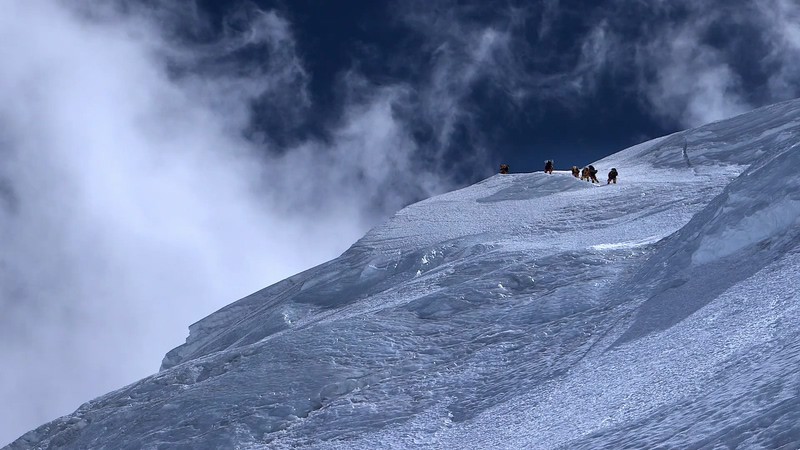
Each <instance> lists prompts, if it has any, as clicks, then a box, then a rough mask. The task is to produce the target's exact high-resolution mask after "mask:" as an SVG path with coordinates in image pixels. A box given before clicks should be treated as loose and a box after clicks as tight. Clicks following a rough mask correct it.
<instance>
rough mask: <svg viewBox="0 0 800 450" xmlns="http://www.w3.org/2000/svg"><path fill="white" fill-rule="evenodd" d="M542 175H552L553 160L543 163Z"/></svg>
mask: <svg viewBox="0 0 800 450" xmlns="http://www.w3.org/2000/svg"><path fill="white" fill-rule="evenodd" d="M544 173H549V174H552V173H553V160H552V159H548V160H547V161H545V162H544Z"/></svg>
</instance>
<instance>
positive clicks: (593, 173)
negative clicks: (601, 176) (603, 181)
mask: <svg viewBox="0 0 800 450" xmlns="http://www.w3.org/2000/svg"><path fill="white" fill-rule="evenodd" d="M589 176H590V177H591V179H592V183H597V184H600V180H598V179H597V169H595V168H594V166H589Z"/></svg>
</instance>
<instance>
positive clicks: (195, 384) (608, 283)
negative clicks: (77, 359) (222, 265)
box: [10, 101, 800, 449]
mask: <svg viewBox="0 0 800 450" xmlns="http://www.w3.org/2000/svg"><path fill="white" fill-rule="evenodd" d="M798 143H800V102H798V101H792V102H786V103H781V104H777V105H773V106H770V107H767V108H762V109H759V110H756V111H753V112H751V113H748V114H745V115H742V116H738V117H735V118H732V119H729V120H725V121H721V122H717V123H713V124H709V125H706V126H703V127H700V128H697V129H693V130H688V131H685V132H681V133H677V134H674V135H671V136H667V137H664V138H660V139H656V140H653V141H650V142H646V143H643V144H640V145H637V146H635V147H632V148H630V149H627V150H624V151H621V152H619V153H616V154H614V155H611V156H609V157H608V158H605V159H603V160H601V161H598V162H596V163H593V164H594V166H595V167H597V168H598V169H600V171H601V172H600V175H605V173H607V172H608V170H609V169H610V168H611V167H616V168H617V169H618V170H619V171H620V177H619V184H618V185H610V186H605V185H603V186H596V185H591V184H588V183H586V182H582V181H580V180H577V179H575V178H573V177H572V176H571V175H569V174H565V173H556V174H553V175H545V174H543V173H531V174H511V175H496V176H493V177H491V178H489V179H487V180H484V181H482V182H480V183H478V184H476V185H473V186H470V187H467V188H465V189H461V190H458V191H454V192H451V193H448V194H445V195H441V196H438V197H434V198H431V199H428V200H425V201H422V202H420V203H417V204H414V205H411V206H409V207H407V208H405V209H403V210H401V211H400V212H398V213H397V214H396V215H395V216H394V217H393V218H391V219H390V220H389V221H387V222H386V223H385V224H383V225H381V226H379V227H377V228H375V229H373V230H372V231H370V232H369V233H368V234H367V235H366V236H364V237H363V238H362V239H361V240H359V241H358V242H356V243H355V244H354V245H353V246H352V247H351V248H350V249H349V250H348V251H347V252H345V253H344V254H343V255H342V256H341V257H339V258H337V259H335V260H333V261H330V262H328V263H326V264H323V265H320V266H318V267H315V268H313V269H310V270H308V271H306V272H303V273H300V274H298V275H295V276H293V277H291V278H289V279H287V280H284V281H282V282H280V283H277V284H275V285H273V286H270V287H268V288H266V289H264V290H262V291H260V292H257V293H255V294H253V295H251V296H248V297H246V298H244V299H242V300H239V301H238V302H235V303H233V304H231V305H229V306H228V307H225V308H223V309H221V310H220V311H218V312H216V313H214V314H212V315H210V316H209V317H207V318H205V319H203V320H201V321H200V322H198V323H196V324H194V325H192V326H191V328H190V335H189V337H188V338H187V340H186V343H185V344H183V345H181V346H179V347H177V348H176V349H174V350H172V351H171V352H169V353H168V354H167V355H166V357H165V358H164V361H163V365H162V370H161V371H160V372H159V373H158V374H155V375H153V376H151V377H148V378H145V379H143V380H141V381H139V382H137V383H134V384H132V385H130V386H127V387H124V388H122V389H119V390H117V391H115V392H112V393H109V394H107V395H105V396H103V397H100V398H98V399H95V400H92V401H90V402H88V403H86V404H84V405H83V406H81V407H80V408H79V409H78V410H77V411H76V412H75V413H73V414H71V415H69V416H65V417H62V418H60V419H57V420H55V421H53V422H51V423H49V424H46V425H43V426H42V427H40V428H38V429H36V430H33V431H31V432H29V433H27V434H26V435H24V436H22V437H21V438H20V439H18V440H17V441H15V442H14V443H12V444H11V446H10V448H13V449H22V448H57V447H69V448H114V449H122V448H137V449H138V448H159V447H161V446H165V447H169V448H198V447H205V448H289V447H292V448H294V447H303V446H308V447H313V448H376V447H380V448H409V447H426V448H455V447H465V448H487V447H500V448H570V449H574V448H624V447H634V448H653V447H659V446H660V447H665V448H688V447H691V448H697V447H705V446H708V447H713V446H728V447H733V448H735V447H742V448H757V447H763V448H780V447H781V446H787V448H789V447H792V448H794V447H793V446H797V445H800V425H798V424H800V397H798V393H800V377H797V375H796V374H795V368H796V367H797V366H798V364H800V340H799V339H798V335H799V334H800V321H798V318H799V317H798V316H800V311H798V301H800V296H799V295H798V294H797V291H796V289H795V288H794V285H795V284H796V283H797V281H798V280H800V276H798V273H799V272H800V251H799V249H798V243H800V227H799V226H798V225H800V186H799V184H800V180H798V178H797V177H796V176H794V174H793V172H794V171H795V168H796V167H800V153H798V151H797V144H798ZM565 163H567V164H568V165H572V164H573V163H572V162H565ZM575 163H580V162H575ZM601 179H602V178H601Z"/></svg>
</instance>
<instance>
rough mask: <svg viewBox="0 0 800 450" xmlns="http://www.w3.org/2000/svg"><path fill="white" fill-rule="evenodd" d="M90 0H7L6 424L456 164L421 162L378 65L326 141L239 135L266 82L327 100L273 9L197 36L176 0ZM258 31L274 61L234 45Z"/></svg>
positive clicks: (297, 115) (2, 375)
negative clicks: (183, 31) (132, 0)
mask: <svg viewBox="0 0 800 450" xmlns="http://www.w3.org/2000/svg"><path fill="white" fill-rule="evenodd" d="M73 6H75V5H73ZM81 6H83V9H81V10H76V9H67V8H65V7H64V6H63V5H62V4H61V3H58V2H50V1H46V0H26V1H24V2H23V1H9V2H2V3H0V59H1V60H2V65H0V155H2V165H0V199H2V201H0V232H1V234H0V235H1V236H2V238H0V239H2V242H1V243H0V244H1V245H2V248H3V252H2V255H0V307H2V311H3V314H2V315H1V316H0V342H2V345H1V346H0V359H1V360H2V361H3V366H4V369H3V371H2V372H0V398H3V400H4V407H3V408H1V409H0V423H1V424H2V425H0V441H8V440H10V439H13V438H15V437H16V436H18V435H19V434H21V433H22V432H24V431H26V430H27V429H30V428H32V427H34V426H37V425H39V424H41V423H43V422H44V421H46V420H49V419H52V418H54V417H55V416H57V415H60V414H64V413H67V412H69V411H70V410H72V409H74V408H76V407H77V406H78V405H79V404H80V403H81V402H83V401H86V400H88V399H90V398H92V397H94V396H96V395H99V394H102V393H104V392H107V391H109V390H111V389H113V388H116V387H119V386H121V385H123V384H125V383H128V382H132V381H134V380H135V379H137V378H139V377H141V376H144V375H147V374H149V373H152V372H154V371H155V370H157V368H158V365H159V363H160V359H161V357H162V356H163V354H164V353H165V352H166V351H167V350H169V349H170V348H171V347H173V346H175V345H177V344H180V343H181V341H182V340H183V338H184V337H185V335H186V327H187V326H188V325H189V324H190V323H191V322H193V321H195V320H198V319H200V318H201V317H203V316H204V315H206V314H208V313H210V312H212V311H213V310H215V309H216V308H219V307H221V306H224V305H225V304H227V303H230V302H231V301H233V300H236V299H237V298H239V297H241V296H243V295H246V294H248V293H250V292H252V291H255V290H257V289H259V288H262V287H264V286H266V285H267V284H270V283H272V282H275V281H278V280H280V279H282V278H285V277H286V276H288V275H291V274H293V273H296V272H298V271H300V270H302V269H305V268H307V267H309V266H311V265H314V264H317V263H320V262H323V261H325V260H327V259H330V258H332V257H335V256H336V255H337V254H339V253H340V252H341V251H343V250H344V249H345V248H346V247H347V246H349V245H350V244H351V243H353V242H354V241H355V240H356V239H357V238H358V237H360V236H361V235H362V234H363V233H364V232H365V231H366V230H367V229H368V228H369V227H370V226H372V225H373V224H374V223H375V222H376V220H378V219H380V218H382V217H384V216H385V215H386V214H387V213H389V212H391V211H393V210H394V209H396V208H398V207H400V206H402V205H403V204H405V203H406V202H408V201H409V200H410V199H413V198H415V197H418V196H422V195H429V194H431V193H433V192H438V191H441V190H443V189H445V188H446V187H445V186H446V183H447V181H446V180H443V179H440V178H438V177H436V176H434V175H433V173H432V172H431V171H426V170H422V169H421V168H420V167H418V166H417V165H416V164H415V162H414V159H413V158H414V152H415V151H416V147H415V146H414V143H413V141H412V140H411V139H410V138H409V136H408V133H407V131H406V129H405V126H404V124H403V123H402V121H400V120H399V119H398V117H397V115H396V114H395V108H396V107H398V106H399V105H402V104H403V102H407V101H408V94H407V88H405V87H402V86H395V87H392V86H388V87H382V88H378V87H375V86H372V85H370V84H369V83H364V84H363V86H362V87H360V88H359V89H361V91H363V92H361V95H359V96H358V97H357V98H355V97H354V98H353V99H352V100H351V101H350V102H349V104H348V105H346V106H345V107H344V111H345V114H344V116H343V117H341V118H340V120H339V122H338V124H337V126H336V128H335V129H334V130H332V131H331V136H332V138H331V140H330V141H329V142H321V141H314V140H311V141H305V142H302V143H300V144H297V145H295V146H293V147H291V148H287V149H283V152H280V153H279V155H280V156H277V155H275V154H272V153H270V152H268V151H266V150H267V149H264V148H259V147H257V143H253V142H251V141H248V140H246V139H245V138H243V137H242V136H243V130H244V128H246V127H247V126H248V124H249V122H250V120H251V117H250V102H251V101H253V100H258V101H267V102H271V103H270V105H273V106H274V105H277V106H278V107H279V109H280V111H281V112H282V113H284V114H285V118H286V120H302V116H303V114H304V113H305V112H306V111H307V110H308V109H309V108H311V107H313V105H312V104H311V99H310V97H309V95H308V92H307V88H306V84H307V82H308V74H307V73H306V71H305V69H304V67H303V64H302V61H301V60H300V59H299V58H298V56H297V53H296V50H295V48H294V41H293V38H292V33H291V26H290V24H289V23H288V22H286V21H285V19H283V18H281V17H280V16H278V15H276V14H275V13H272V12H262V11H258V10H250V11H248V14H247V17H246V20H245V22H244V23H245V24H248V26H249V28H245V29H244V30H239V32H235V30H233V31H232V30H228V33H227V34H226V36H225V39H223V40H222V41H214V42H209V43H206V44H204V45H202V46H190V45H188V44H185V43H184V44H182V43H181V41H180V40H179V39H177V37H176V36H175V35H173V34H171V30H170V29H169V26H170V22H169V21H170V20H173V19H174V18H170V17H169V16H168V15H165V14H164V11H138V12H136V13H130V12H128V13H122V12H121V10H116V9H114V8H106V9H103V10H102V11H96V10H94V9H92V8H94V5H90V4H88V3H87V4H81ZM189 12H191V10H190V11H189ZM253 45H260V46H261V47H259V50H260V51H264V52H265V55H263V56H264V59H263V60H260V59H258V60H253V61H249V62H248V63H247V64H245V65H237V63H236V61H235V60H234V59H233V58H232V57H230V56H229V55H230V54H231V53H235V52H237V51H240V50H241V49H247V48H249V47H248V46H253ZM215 58H217V59H218V61H215ZM209 61H211V62H216V64H208V63H209ZM376 205H377V206H376Z"/></svg>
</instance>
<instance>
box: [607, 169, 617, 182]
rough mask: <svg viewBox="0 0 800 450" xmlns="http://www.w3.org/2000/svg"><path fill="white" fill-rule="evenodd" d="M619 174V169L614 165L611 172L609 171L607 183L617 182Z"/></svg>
mask: <svg viewBox="0 0 800 450" xmlns="http://www.w3.org/2000/svg"><path fill="white" fill-rule="evenodd" d="M617 175H619V174H618V173H617V169H615V168H613V167H612V168H611V172H608V183H606V184H611V183H614V184H617Z"/></svg>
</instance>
